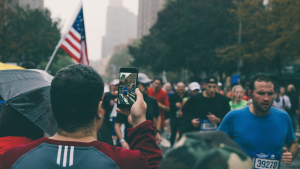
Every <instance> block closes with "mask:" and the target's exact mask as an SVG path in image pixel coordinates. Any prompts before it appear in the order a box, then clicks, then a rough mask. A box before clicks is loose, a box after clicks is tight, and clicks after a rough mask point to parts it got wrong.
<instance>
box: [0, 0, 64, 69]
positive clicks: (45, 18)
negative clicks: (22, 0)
mask: <svg viewBox="0 0 300 169" xmlns="http://www.w3.org/2000/svg"><path fill="white" fill-rule="evenodd" d="M0 1H2V3H3V0H0ZM0 4H1V3H0ZM0 13H5V18H4V17H3V18H2V19H3V20H1V23H2V24H0V37H1V38H0V61H1V62H8V61H9V62H18V61H19V60H20V59H21V56H22V55H25V58H26V60H27V61H32V62H34V63H35V64H36V65H39V64H40V63H41V62H43V61H48V60H49V57H50V56H51V54H52V52H53V50H54V48H55V45H56V44H57V43H58V41H59V39H60V30H59V29H58V24H59V22H53V21H52V19H51V18H50V12H49V11H48V10H42V11H41V10H30V9H23V8H21V7H18V6H17V7H15V8H5V7H3V8H1V6H0Z"/></svg>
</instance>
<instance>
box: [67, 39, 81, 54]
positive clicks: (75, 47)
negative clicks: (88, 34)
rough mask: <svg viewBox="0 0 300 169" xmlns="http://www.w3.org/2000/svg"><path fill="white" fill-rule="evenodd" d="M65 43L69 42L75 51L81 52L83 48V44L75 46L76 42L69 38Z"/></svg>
mask: <svg viewBox="0 0 300 169" xmlns="http://www.w3.org/2000/svg"><path fill="white" fill-rule="evenodd" d="M64 43H67V44H69V45H70V46H71V47H72V48H73V49H74V50H75V51H77V52H78V53H80V50H81V46H79V47H78V46H75V44H74V43H72V42H71V41H70V40H69V39H66V40H65V42H64ZM76 45H78V43H76Z"/></svg>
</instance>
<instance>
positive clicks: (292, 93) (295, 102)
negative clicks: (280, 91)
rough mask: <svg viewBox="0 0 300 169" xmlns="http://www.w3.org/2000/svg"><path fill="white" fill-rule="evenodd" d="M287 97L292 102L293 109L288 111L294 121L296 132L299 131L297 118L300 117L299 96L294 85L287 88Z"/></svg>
mask: <svg viewBox="0 0 300 169" xmlns="http://www.w3.org/2000/svg"><path fill="white" fill-rule="evenodd" d="M287 96H288V97H289V98H290V100H291V104H292V106H291V108H290V109H289V110H288V111H287V112H288V113H289V115H290V117H291V119H292V123H293V129H294V132H296V131H297V116H298V115H299V94H298V93H297V91H296V88H295V86H294V85H292V84H290V85H288V87H287Z"/></svg>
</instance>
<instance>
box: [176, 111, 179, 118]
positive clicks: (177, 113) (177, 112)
mask: <svg viewBox="0 0 300 169" xmlns="http://www.w3.org/2000/svg"><path fill="white" fill-rule="evenodd" d="M179 110H180V109H177V110H176V117H177V118H178V117H179Z"/></svg>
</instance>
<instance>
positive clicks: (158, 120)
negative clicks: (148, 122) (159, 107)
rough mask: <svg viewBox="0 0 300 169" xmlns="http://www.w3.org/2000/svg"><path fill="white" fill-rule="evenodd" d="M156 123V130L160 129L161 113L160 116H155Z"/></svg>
mask: <svg viewBox="0 0 300 169" xmlns="http://www.w3.org/2000/svg"><path fill="white" fill-rule="evenodd" d="M154 124H155V128H156V130H160V124H161V115H159V116H158V117H154Z"/></svg>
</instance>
